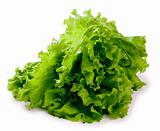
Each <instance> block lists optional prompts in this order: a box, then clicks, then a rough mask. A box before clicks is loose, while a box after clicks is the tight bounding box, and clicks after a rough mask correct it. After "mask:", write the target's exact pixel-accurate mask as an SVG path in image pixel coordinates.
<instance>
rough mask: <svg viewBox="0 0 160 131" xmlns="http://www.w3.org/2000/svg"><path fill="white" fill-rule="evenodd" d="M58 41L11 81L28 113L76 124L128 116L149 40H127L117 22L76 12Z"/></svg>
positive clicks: (140, 82) (129, 38)
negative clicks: (41, 112) (34, 110)
mask: <svg viewBox="0 0 160 131" xmlns="http://www.w3.org/2000/svg"><path fill="white" fill-rule="evenodd" d="M64 24H65V25H66V26H67V28H66V31H65V33H64V34H62V35H61V37H60V40H59V41H56V40H53V41H52V44H51V45H49V46H48V51H47V52H40V53H39V58H40V61H39V62H33V63H28V64H26V65H25V67H24V69H19V68H17V69H16V74H15V76H14V77H13V78H12V79H9V82H8V89H9V90H10V91H11V92H12V93H13V96H14V97H15V98H16V99H17V100H19V101H24V102H26V103H27V106H28V108H29V109H31V108H42V109H46V110H47V111H48V112H49V113H50V114H52V115H54V116H58V117H61V118H65V119H68V120H72V121H82V122H88V123H92V122H94V121H100V120H101V119H102V117H103V115H108V116H109V117H111V118H122V117H124V116H126V115H127V112H128V108H129V104H130V103H131V100H132V94H133V93H134V91H136V90H138V89H139V88H141V87H142V86H143V85H144V83H143V82H142V81H141V80H140V79H139V78H138V76H137V73H139V72H143V71H145V69H146V68H147V66H148V64H147V63H146V57H147V54H146V49H145V42H146V41H145V37H144V36H133V37H126V36H123V35H122V34H120V33H119V32H118V31H117V28H116V26H115V22H113V21H110V22H109V21H108V20H107V19H106V18H104V17H101V15H100V13H99V14H97V16H96V17H94V16H93V15H92V14H91V10H88V11H85V12H84V16H80V15H79V14H77V12H76V10H73V11H72V14H71V16H70V18H69V19H67V20H65V21H64Z"/></svg>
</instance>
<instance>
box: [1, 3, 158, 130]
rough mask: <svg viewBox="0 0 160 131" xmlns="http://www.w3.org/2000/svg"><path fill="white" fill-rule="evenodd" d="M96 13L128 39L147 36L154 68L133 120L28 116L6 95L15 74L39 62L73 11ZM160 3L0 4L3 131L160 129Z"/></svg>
mask: <svg viewBox="0 0 160 131" xmlns="http://www.w3.org/2000/svg"><path fill="white" fill-rule="evenodd" d="M74 8H75V9H78V11H79V12H80V13H82V12H83V11H84V10H86V9H92V10H93V13H94V14H95V13H96V12H101V13H102V14H103V16H105V17H107V18H108V19H109V20H115V21H116V25H117V27H118V30H119V31H120V32H121V33H122V34H124V35H145V36H146V39H147V52H148V63H149V65H150V66H149V68H148V69H147V71H146V72H145V73H144V74H143V75H141V78H142V80H143V81H145V82H146V84H147V85H146V86H144V87H143V88H142V89H141V90H139V91H138V92H137V93H135V94H134V95H133V102H132V104H131V106H130V109H129V113H128V116H126V117H125V118H124V119H118V120H110V119H108V118H106V117H105V118H104V119H103V120H102V121H101V122H99V123H93V124H83V123H79V122H70V121H67V120H64V119H59V118H57V117H53V116H51V115H49V114H47V113H46V112H44V111H41V110H37V109H34V110H32V111H28V110H27V109H26V108H25V106H24V103H21V102H17V101H15V100H14V99H13V97H12V95H11V93H10V92H8V91H7V79H9V78H11V77H12V76H13V75H14V69H15V68H16V67H18V66H20V67H22V66H23V65H24V64H25V63H26V62H29V61H35V60H37V52H39V51H41V50H45V49H46V47H47V45H48V44H50V43H51V40H52V38H53V37H55V38H58V37H59V34H60V33H62V32H63V31H64V29H65V27H64V26H63V19H64V18H68V16H69V14H70V12H71V11H72V9H74ZM159 72H160V3H159V1H158V0H157V1H156V0H132V1H131V0H50V1H49V0H44V1H42V0H0V131H4V130H5V131H6V130H7V131H22V130H23V131H30V130H39V131H42V130H43V131H44V130H45V131H53V130H59V131H61V130H65V131H66V130H68V131H75V130H76V131H82V130H83V131H87V130H92V131H95V130H99V131H103V130H105V131H116V130H118V131H136V130H157V131H158V130H160V102H159V101H160V77H159V74H160V73H159Z"/></svg>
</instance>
